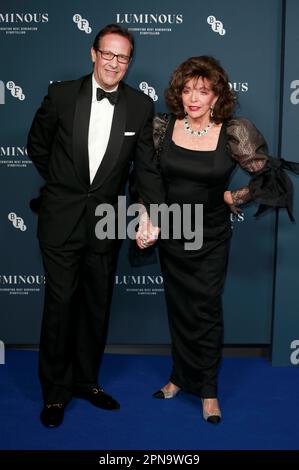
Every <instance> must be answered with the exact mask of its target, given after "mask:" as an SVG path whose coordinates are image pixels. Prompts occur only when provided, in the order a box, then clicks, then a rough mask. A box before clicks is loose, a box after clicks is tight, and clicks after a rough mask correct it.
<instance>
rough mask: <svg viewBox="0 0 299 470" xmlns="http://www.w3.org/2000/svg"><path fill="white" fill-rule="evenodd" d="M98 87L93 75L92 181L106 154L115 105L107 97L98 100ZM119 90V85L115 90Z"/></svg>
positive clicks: (90, 163)
mask: <svg viewBox="0 0 299 470" xmlns="http://www.w3.org/2000/svg"><path fill="white" fill-rule="evenodd" d="M97 88H101V87H100V86H99V85H98V83H97V81H96V79H95V78H94V75H92V101H91V112H90V120H89V130H88V155H89V177H90V184H91V183H92V181H93V179H94V177H95V174H96V172H97V170H98V168H99V166H100V164H101V162H102V160H103V157H104V155H105V152H106V149H107V145H108V141H109V137H110V131H111V125H112V118H113V113H114V108H115V106H114V105H112V104H111V103H110V101H109V100H108V99H107V98H104V99H102V100H101V101H97ZM115 90H117V86H116V87H115V88H114V89H113V90H109V91H115Z"/></svg>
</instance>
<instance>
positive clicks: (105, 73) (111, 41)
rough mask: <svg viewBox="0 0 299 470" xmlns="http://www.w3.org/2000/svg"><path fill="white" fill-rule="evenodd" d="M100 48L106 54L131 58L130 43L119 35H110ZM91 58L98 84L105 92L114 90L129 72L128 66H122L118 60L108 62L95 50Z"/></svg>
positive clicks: (103, 40)
mask: <svg viewBox="0 0 299 470" xmlns="http://www.w3.org/2000/svg"><path fill="white" fill-rule="evenodd" d="M98 48H99V49H100V50H101V51H104V52H112V53H113V54H120V55H122V56H126V57H130V56H131V44H130V41H129V40H128V39H127V38H125V37H123V36H120V35H119V34H114V33H109V34H106V35H105V36H104V37H102V39H101V40H100V44H99V46H98ZM91 57H92V61H93V63H94V76H95V79H96V81H97V82H98V84H99V85H100V86H101V87H102V88H104V89H105V90H111V89H113V88H114V87H115V86H116V85H117V84H118V83H119V82H120V81H121V80H122V78H123V77H124V75H125V73H126V71H127V70H128V67H129V63H128V64H121V63H120V62H118V60H117V58H116V57H114V58H113V59H112V60H107V59H104V57H102V54H101V53H100V52H99V51H96V50H95V49H93V48H92V49H91Z"/></svg>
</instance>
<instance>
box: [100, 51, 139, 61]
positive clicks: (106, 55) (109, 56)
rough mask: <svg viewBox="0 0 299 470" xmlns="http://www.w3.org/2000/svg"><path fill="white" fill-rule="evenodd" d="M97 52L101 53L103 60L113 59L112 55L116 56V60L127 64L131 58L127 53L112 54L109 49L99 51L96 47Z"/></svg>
mask: <svg viewBox="0 0 299 470" xmlns="http://www.w3.org/2000/svg"><path fill="white" fill-rule="evenodd" d="M97 51H98V52H100V53H101V56H102V58H103V59H105V60H113V59H114V57H116V59H117V62H119V63H120V64H128V63H129V62H130V60H131V57H129V56H128V55H123V54H113V52H110V51H101V49H97Z"/></svg>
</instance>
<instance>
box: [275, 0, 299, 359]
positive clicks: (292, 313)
mask: <svg viewBox="0 0 299 470" xmlns="http://www.w3.org/2000/svg"><path fill="white" fill-rule="evenodd" d="M298 15H299V4H298V2H297V1H296V0H289V1H288V2H287V8H286V28H285V67H284V106H283V127H282V155H283V157H284V158H285V159H286V160H297V161H298V160H299V159H298V116H299V64H298V61H297V60H294V58H295V57H297V51H298V48H299V31H298V21H297V19H298ZM292 181H293V184H294V186H295V210H294V216H295V218H296V221H297V223H296V224H294V225H292V226H291V227H290V222H289V220H288V217H287V216H286V214H280V216H279V225H278V241H277V274H276V289H275V316H274V328H273V355H272V361H273V364H274V365H278V366H282V365H293V366H296V365H298V364H299V309H298V292H299V276H298V266H299V251H298V240H299V228H298V221H299V178H298V177H296V176H294V177H292Z"/></svg>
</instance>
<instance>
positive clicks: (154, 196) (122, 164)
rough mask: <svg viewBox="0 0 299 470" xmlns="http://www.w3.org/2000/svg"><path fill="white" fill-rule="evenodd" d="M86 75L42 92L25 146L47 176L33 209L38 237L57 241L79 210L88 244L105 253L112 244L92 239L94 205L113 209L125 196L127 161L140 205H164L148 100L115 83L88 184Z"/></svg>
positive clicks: (88, 98) (64, 235) (88, 91)
mask: <svg viewBox="0 0 299 470" xmlns="http://www.w3.org/2000/svg"><path fill="white" fill-rule="evenodd" d="M91 77H92V75H88V76H86V77H82V78H80V79H79V80H74V81H68V82H60V83H54V84H52V85H50V86H49V90H48V95H47V96H46V97H45V98H44V101H43V103H42V105H41V107H40V109H39V110H38V111H37V113H36V115H35V118H34V120H33V123H32V126H31V129H30V133H29V137H28V144H27V150H28V156H29V157H30V158H31V159H32V161H33V163H34V164H35V166H36V168H37V170H38V171H39V173H40V174H41V175H42V176H43V177H44V179H45V180H46V185H45V189H44V191H43V195H42V201H41V207H40V211H39V222H38V237H39V239H40V241H41V242H44V243H46V244H48V245H51V246H60V245H62V244H63V243H65V241H66V240H67V239H68V237H69V235H70V234H71V233H72V231H73V230H74V227H75V226H76V224H77V222H78V220H79V219H80V217H81V216H82V214H83V213H85V220H86V224H87V230H88V237H89V243H90V244H91V245H92V246H93V248H94V249H95V250H96V251H99V252H104V251H108V250H110V249H112V248H113V246H114V243H115V242H114V241H112V240H107V239H105V240H99V239H98V238H97V237H96V236H95V225H96V222H97V221H98V220H99V218H98V217H96V216H95V209H96V207H97V205H98V204H101V203H109V204H112V205H113V206H114V207H115V208H117V198H118V196H119V195H122V194H124V187H125V183H126V180H127V178H128V173H129V169H130V165H131V162H134V173H135V177H136V181H135V184H136V187H137V191H138V193H139V195H140V196H141V198H142V199H143V201H144V203H145V205H146V206H147V205H149V204H150V203H156V204H160V203H162V202H164V190H163V182H162V179H161V175H160V173H159V171H158V169H157V167H156V164H155V162H154V160H153V141H152V117H153V104H152V100H151V99H150V98H149V97H148V96H146V95H144V94H143V93H142V92H140V91H137V90H135V89H133V88H131V87H130V86H128V85H126V84H124V83H122V82H121V83H120V84H119V93H120V96H119V100H118V103H117V104H116V105H115V110H114V115H113V121H112V127H111V133H110V138H109V142H108V146H107V149H106V153H105V155H104V158H103V160H102V162H101V164H100V166H99V169H98V171H97V173H96V175H95V177H94V180H93V182H92V184H91V185H90V182H89V161H88V128H89V118H90V110H91V98H92V80H91ZM125 133H129V134H130V135H128V134H127V135H125ZM116 210H117V209H116Z"/></svg>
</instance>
